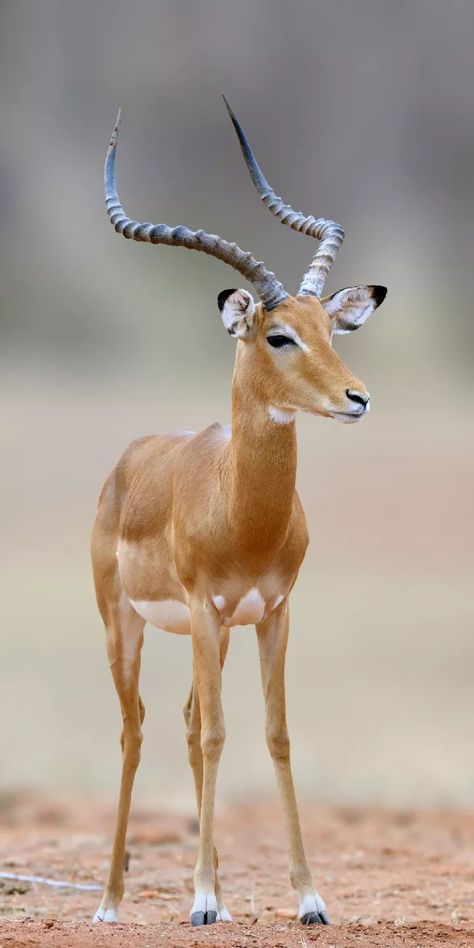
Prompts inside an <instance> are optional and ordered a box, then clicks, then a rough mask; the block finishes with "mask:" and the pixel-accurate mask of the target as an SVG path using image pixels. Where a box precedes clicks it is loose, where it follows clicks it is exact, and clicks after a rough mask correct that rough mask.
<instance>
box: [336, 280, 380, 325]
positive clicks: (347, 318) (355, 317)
mask: <svg viewBox="0 0 474 948" xmlns="http://www.w3.org/2000/svg"><path fill="white" fill-rule="evenodd" d="M323 306H324V309H325V310H326V312H327V314H328V316H330V317H331V319H332V320H333V326H332V329H333V332H335V333H337V334H338V335H343V334H344V333H348V332H352V331H353V330H354V329H358V328H359V326H362V323H365V320H366V319H368V318H369V316H371V315H372V313H373V312H374V310H375V309H376V306H377V303H376V300H375V299H374V298H373V296H372V293H371V291H370V289H368V288H367V287H366V286H351V287H349V288H348V289H346V290H339V292H338V293H334V296H331V297H329V299H327V300H325V301H324V303H323Z"/></svg>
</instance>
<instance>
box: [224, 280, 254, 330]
mask: <svg viewBox="0 0 474 948" xmlns="http://www.w3.org/2000/svg"><path fill="white" fill-rule="evenodd" d="M217 305H218V307H219V311H220V314H221V316H222V322H223V323H224V326H225V328H226V329H227V332H228V333H230V335H231V336H237V337H238V338H239V339H246V338H247V339H248V338H249V336H251V335H252V332H253V328H254V325H255V312H256V310H255V303H254V300H253V297H252V295H251V294H250V293H249V292H248V291H247V290H222V292H221V293H219V296H218V297H217Z"/></svg>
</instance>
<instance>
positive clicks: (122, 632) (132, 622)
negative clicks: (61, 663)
mask: <svg viewBox="0 0 474 948" xmlns="http://www.w3.org/2000/svg"><path fill="white" fill-rule="evenodd" d="M114 585H118V580H117V583H116V584H114ZM101 612H102V614H103V617H104V621H105V623H106V642H107V654H108V658H109V664H110V669H111V672H112V676H113V679H114V684H115V687H116V690H117V694H118V696H119V701H120V707H121V710H122V718H123V729H122V734H121V738H120V743H121V745H122V778H121V782H120V796H119V803H118V812H117V822H116V827H115V837H114V843H113V849H112V858H111V862H110V869H109V875H108V879H107V883H106V886H105V890H104V895H103V898H102V902H101V904H100V906H99V908H98V909H97V912H96V913H95V915H94V921H95V922H116V921H117V920H118V907H119V904H120V902H121V899H122V896H123V893H124V879H123V877H124V866H125V840H126V835H127V824H128V815H129V812H130V801H131V796H132V788H133V782H134V779H135V773H136V770H137V767H138V764H139V762H140V749H141V743H142V730H141V725H142V723H143V718H144V717H145V708H144V705H143V702H142V700H141V698H140V694H139V691H138V681H139V675H140V656H141V648H142V644H143V628H144V625H145V622H144V620H143V619H141V618H140V616H138V615H137V613H136V612H135V610H134V609H132V606H131V605H130V603H129V602H128V599H127V598H126V597H125V595H124V593H123V592H120V593H118V595H117V596H116V597H114V601H113V603H109V604H108V605H107V609H106V610H103V609H101ZM104 612H105V615H104Z"/></svg>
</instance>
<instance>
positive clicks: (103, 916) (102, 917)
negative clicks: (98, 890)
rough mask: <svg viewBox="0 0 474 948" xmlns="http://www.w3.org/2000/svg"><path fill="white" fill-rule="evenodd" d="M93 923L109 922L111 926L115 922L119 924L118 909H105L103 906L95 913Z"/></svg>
mask: <svg viewBox="0 0 474 948" xmlns="http://www.w3.org/2000/svg"><path fill="white" fill-rule="evenodd" d="M92 921H93V922H94V924H96V923H97V922H108V923H109V924H110V923H113V922H118V911H117V909H114V908H103V907H102V905H101V906H99V908H98V909H97V912H96V913H95V915H94V918H93V919H92Z"/></svg>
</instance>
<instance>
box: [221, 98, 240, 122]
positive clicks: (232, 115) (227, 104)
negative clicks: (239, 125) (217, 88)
mask: <svg viewBox="0 0 474 948" xmlns="http://www.w3.org/2000/svg"><path fill="white" fill-rule="evenodd" d="M221 96H222V98H223V99H224V105H225V107H226V109H227V111H228V113H229V115H230V117H231V119H232V121H233V123H234V125H235V123H236V121H237V118H236V116H235V114H234V112H233V111H232V109H231V106H230V103H229V100H228V98H227V96H225V95H224V93H223V92H221Z"/></svg>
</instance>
